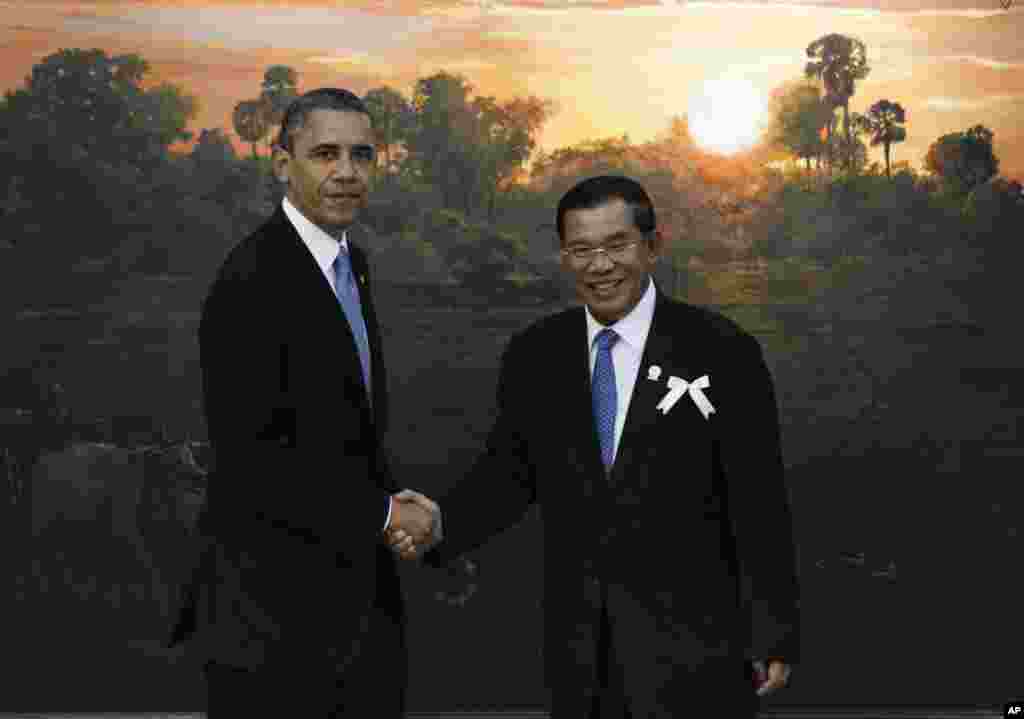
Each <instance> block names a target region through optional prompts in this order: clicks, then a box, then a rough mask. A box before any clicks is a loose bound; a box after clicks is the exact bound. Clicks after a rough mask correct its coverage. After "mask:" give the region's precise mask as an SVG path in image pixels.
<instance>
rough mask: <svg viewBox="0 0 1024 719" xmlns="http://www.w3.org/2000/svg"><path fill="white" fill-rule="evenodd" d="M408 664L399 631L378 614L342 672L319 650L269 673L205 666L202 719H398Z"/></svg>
mask: <svg viewBox="0 0 1024 719" xmlns="http://www.w3.org/2000/svg"><path fill="white" fill-rule="evenodd" d="M321 654H322V656H321ZM407 663H408V654H407V651H406V647H405V641H404V631H403V629H402V627H401V626H400V625H399V623H398V621H397V620H396V619H395V618H393V617H392V616H389V615H388V614H386V613H384V612H382V611H377V612H375V613H374V614H373V616H372V617H371V624H370V628H369V631H368V632H367V633H366V635H365V636H364V638H363V640H362V642H361V651H360V655H359V657H358V658H357V659H355V660H354V661H353V662H351V663H349V664H347V665H346V666H341V658H340V657H337V656H331V655H330V654H328V653H327V652H326V651H325V650H323V649H320V650H318V651H317V652H316V654H315V655H314V654H313V652H312V651H311V652H310V653H309V654H307V655H305V656H302V657H296V658H295V659H294V661H291V662H288V663H287V664H284V665H282V666H280V667H277V668H273V669H272V668H269V667H268V668H262V669H259V670H248V669H243V668H239V667H233V666H229V665H226V664H219V663H216V662H209V663H207V665H206V667H205V668H204V675H205V678H206V717H207V719H251V717H255V716H268V717H270V716H273V717H295V719H342V718H344V719H367V717H373V718H374V719H402V718H403V716H404V713H405V694H406V688H407V683H408V667H407Z"/></svg>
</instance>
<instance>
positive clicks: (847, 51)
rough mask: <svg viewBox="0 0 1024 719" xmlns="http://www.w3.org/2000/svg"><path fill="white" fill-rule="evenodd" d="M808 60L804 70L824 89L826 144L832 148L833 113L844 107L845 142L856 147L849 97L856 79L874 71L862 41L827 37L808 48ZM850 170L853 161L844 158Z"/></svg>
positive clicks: (829, 161)
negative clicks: (852, 130) (826, 118)
mask: <svg viewBox="0 0 1024 719" xmlns="http://www.w3.org/2000/svg"><path fill="white" fill-rule="evenodd" d="M807 57H809V58H811V61H810V62H808V63H807V65H806V66H805V67H804V74H805V75H806V76H807V77H808V78H818V79H820V80H821V82H822V85H823V86H824V88H825V97H824V104H825V107H826V108H827V110H828V113H829V122H828V124H827V125H826V145H827V146H828V147H829V148H831V145H832V143H831V139H832V134H833V126H834V124H835V122H834V120H833V119H832V113H833V112H834V110H835V108H837V107H842V108H843V129H844V131H845V133H846V143H847V146H849V147H851V148H852V147H854V144H853V140H852V138H851V127H850V98H851V97H853V93H854V91H855V86H856V82H857V80H862V79H863V78H865V77H867V75H868V73H869V72H870V70H871V68H869V67H868V64H867V50H866V48H865V47H864V43H862V42H861V41H860V40H857V39H854V38H851V37H847V36H846V35H838V34H830V35H824V36H822V37H820V38H818V39H817V40H815V41H814V42H812V43H811V44H810V45H808V46H807ZM845 159H846V163H847V167H849V164H850V158H845ZM828 163H829V167H830V168H831V166H832V156H831V151H829V153H828Z"/></svg>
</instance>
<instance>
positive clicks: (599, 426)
mask: <svg viewBox="0 0 1024 719" xmlns="http://www.w3.org/2000/svg"><path fill="white" fill-rule="evenodd" d="M557 221H558V234H559V238H560V242H561V253H562V263H563V269H564V270H565V271H566V273H567V274H568V275H569V276H570V277H571V278H572V281H573V283H574V284H575V287H576V291H577V293H578V295H579V297H580V299H581V300H582V302H583V307H580V308H576V309H570V310H568V311H565V312H562V313H560V314H557V315H554V316H552V317H548V318H545V319H542V320H540V321H539V322H537V323H535V324H534V325H532V326H530V327H529V328H527V329H526V330H524V331H523V332H522V333H520V334H518V335H516V336H514V337H513V338H512V339H511V341H510V342H509V344H508V346H507V348H506V350H505V353H504V355H503V357H502V362H501V370H500V375H499V379H498V395H497V407H498V416H497V419H496V421H495V424H494V427H493V429H492V430H491V433H490V435H489V437H488V439H487V444H486V450H485V451H484V452H483V453H482V454H481V455H480V457H479V459H478V460H477V462H476V463H475V465H474V466H473V467H472V469H471V470H470V472H469V473H468V475H467V476H466V477H464V478H463V479H462V480H461V481H459V482H458V483H457V484H456V485H455V487H454V488H452V489H451V490H450V491H449V492H448V493H447V494H445V495H444V496H442V497H441V498H440V499H439V501H438V502H436V503H435V502H432V501H430V500H429V499H427V498H426V497H422V495H417V496H416V501H417V502H420V503H421V504H422V506H424V508H427V509H430V510H431V511H432V512H435V513H437V512H440V513H441V516H442V517H443V532H440V533H439V534H441V537H440V542H439V543H438V541H437V540H438V537H436V536H435V537H432V539H431V541H430V542H427V543H422V542H421V543H420V544H417V543H416V541H415V538H413V537H406V536H405V533H403V532H402V531H400V530H396V531H392V532H389V536H390V542H391V544H392V549H393V550H394V551H396V552H397V553H399V554H400V555H401V556H403V557H406V558H412V557H416V556H422V557H423V558H424V560H425V561H426V563H427V564H428V565H430V566H434V567H440V566H444V565H446V564H448V563H449V562H451V561H452V560H453V559H456V558H458V557H459V556H460V555H462V554H464V553H465V552H467V551H470V550H472V549H474V548H476V547H478V546H480V545H481V544H483V543H484V542H486V541H487V540H489V539H490V538H491V537H493V536H494V535H496V534H498V533H499V532H501V531H503V530H505V529H507V528H509V527H511V526H513V525H515V524H516V523H517V522H519V521H520V520H521V519H522V517H523V515H524V513H525V512H526V510H527V509H528V507H529V506H530V505H531V504H533V503H538V504H540V505H541V507H542V512H541V516H542V517H543V521H544V523H545V561H544V568H545V580H544V610H545V612H544V615H545V642H544V648H545V665H546V666H545V669H546V674H545V676H546V682H547V686H548V687H549V689H550V691H551V701H550V710H551V717H552V719H579V717H587V718H588V719H624V718H626V717H638V718H639V717H644V719H677V718H678V717H688V716H709V715H710V716H716V717H717V716H721V717H730V719H736V718H737V717H747V718H748V719H750V718H751V717H754V716H755V714H756V710H757V698H758V697H759V696H765V695H766V694H768V693H770V692H772V691H775V690H777V689H778V688H780V687H783V686H785V685H786V683H787V681H788V680H789V675H790V672H791V670H792V666H793V665H794V664H795V663H796V661H797V659H798V652H799V648H800V642H799V617H798V615H799V584H798V578H797V568H796V559H795V557H796V553H795V551H794V542H793V535H792V521H791V515H790V503H789V499H788V496H787V491H786V486H785V482H784V477H783V462H782V455H781V451H780V441H779V422H778V412H777V407H776V401H775V393H774V388H773V384H772V378H771V375H770V373H769V371H768V368H767V366H766V365H765V362H764V359H763V356H762V352H761V348H760V345H759V344H758V343H757V341H756V340H755V339H754V338H753V337H752V336H751V335H750V334H748V333H747V332H745V331H743V330H742V329H741V328H740V327H739V326H737V325H736V323H734V322H732V321H731V320H729V319H727V318H725V317H723V316H722V315H720V314H717V313H714V312H711V311H709V310H706V309H702V308H698V307H695V306H692V305H689V304H686V303H683V302H678V301H675V300H672V299H670V298H668V297H666V296H665V295H664V294H662V293H661V292H660V291H659V289H658V287H657V286H656V284H655V283H654V281H653V279H652V277H651V271H652V269H653V267H654V264H655V262H656V261H657V259H658V257H659V253H660V252H661V248H662V245H663V240H662V237H661V234H660V232H659V231H658V230H657V229H656V226H655V214H654V207H653V205H652V204H651V201H650V198H649V197H648V196H647V193H646V192H644V190H643V188H642V187H641V186H640V185H639V184H638V183H636V182H635V181H633V180H630V179H628V178H625V177H609V176H601V177H594V178H590V179H587V180H585V181H583V182H581V183H580V184H578V185H576V186H575V187H573V188H572V189H571V190H570V191H569V192H568V193H567V194H566V195H565V196H564V197H563V198H562V200H561V202H560V203H559V206H558V214H557ZM424 550H425V551H424ZM482 649H483V647H482Z"/></svg>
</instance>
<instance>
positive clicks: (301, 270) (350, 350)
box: [270, 205, 372, 408]
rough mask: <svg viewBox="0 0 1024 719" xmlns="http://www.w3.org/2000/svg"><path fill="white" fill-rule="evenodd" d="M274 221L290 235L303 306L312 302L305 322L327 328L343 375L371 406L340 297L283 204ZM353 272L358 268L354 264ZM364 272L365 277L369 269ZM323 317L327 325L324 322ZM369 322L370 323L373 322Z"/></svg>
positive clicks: (284, 234) (279, 230) (285, 235)
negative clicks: (336, 351)
mask: <svg viewBox="0 0 1024 719" xmlns="http://www.w3.org/2000/svg"><path fill="white" fill-rule="evenodd" d="M270 221H271V222H272V223H275V224H276V227H277V231H276V234H278V235H279V236H281V237H282V238H287V242H286V246H287V247H288V249H289V254H290V255H291V256H292V257H293V258H294V263H293V266H294V268H295V270H294V277H295V292H296V293H297V295H298V296H299V297H304V298H305V302H303V303H300V306H301V305H308V307H309V311H310V315H311V316H310V319H311V320H313V321H312V322H310V323H308V324H307V323H305V322H303V324H304V326H308V327H313V328H320V327H326V328H327V329H326V332H327V337H328V338H330V340H329V341H331V342H332V344H334V346H336V347H337V349H338V355H339V357H338V359H339V363H340V366H339V368H338V369H339V370H340V371H341V373H342V374H343V376H346V377H347V378H348V379H349V380H350V381H351V382H353V383H354V384H355V385H356V386H358V387H360V388H361V389H362V392H361V399H362V404H363V405H365V406H366V407H367V408H369V401H368V399H367V397H366V388H365V387H364V386H363V375H362V371H363V370H362V367H361V365H360V363H359V350H358V349H357V348H356V339H355V335H353V334H352V328H351V327H349V325H348V319H347V318H346V317H345V311H344V310H343V309H342V308H341V304H340V303H339V302H338V298H337V296H336V295H335V294H334V292H333V291H332V290H331V286H330V285H329V284H328V283H327V280H326V278H324V275H323V272H321V270H320V266H319V265H318V264H317V263H316V259H315V258H314V257H313V254H312V253H311V252H310V251H309V248H307V247H306V244H305V243H304V242H303V241H302V237H300V236H299V231H298V230H296V229H295V225H293V224H292V223H291V221H290V220H289V219H288V217H287V215H285V214H284V209H283V208H282V207H281V206H280V205H278V207H277V210H276V212H275V213H274V215H273V216H272V218H271V220H270ZM364 267H365V266H364ZM353 271H355V268H354V267H353ZM362 274H363V276H364V277H365V274H366V273H365V269H364V270H363V271H362ZM360 292H362V288H360ZM360 296H361V297H362V296H363V295H362V294H361V295H360ZM364 307H365V305H364ZM300 311H301V310H300ZM321 318H322V319H323V323H324V324H321V322H320V320H321ZM367 324H368V325H369V322H367ZM367 333H369V327H367ZM371 342H372V340H371ZM371 346H372V345H371Z"/></svg>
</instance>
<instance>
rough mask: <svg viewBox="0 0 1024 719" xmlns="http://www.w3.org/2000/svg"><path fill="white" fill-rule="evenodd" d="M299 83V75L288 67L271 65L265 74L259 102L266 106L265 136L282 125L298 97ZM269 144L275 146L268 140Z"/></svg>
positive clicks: (264, 111) (264, 110)
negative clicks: (276, 126) (290, 106)
mask: <svg viewBox="0 0 1024 719" xmlns="http://www.w3.org/2000/svg"><path fill="white" fill-rule="evenodd" d="M298 82H299V74H298V73H297V72H296V71H295V70H293V69H292V68H290V67H288V66H287V65H271V66H270V67H269V68H267V70H266V72H264V73H263V83H262V84H261V85H260V99H259V101H260V102H262V103H263V105H264V107H263V113H264V117H265V119H266V125H267V126H266V130H264V134H266V133H267V132H269V131H270V130H271V128H273V127H274V126H275V125H280V124H281V120H282V119H283V118H284V112H285V110H287V109H288V105H290V104H291V103H292V101H293V100H295V98H296V97H298ZM261 137H262V136H261ZM267 144H268V145H270V146H273V140H267Z"/></svg>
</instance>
